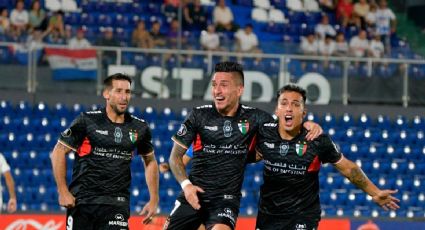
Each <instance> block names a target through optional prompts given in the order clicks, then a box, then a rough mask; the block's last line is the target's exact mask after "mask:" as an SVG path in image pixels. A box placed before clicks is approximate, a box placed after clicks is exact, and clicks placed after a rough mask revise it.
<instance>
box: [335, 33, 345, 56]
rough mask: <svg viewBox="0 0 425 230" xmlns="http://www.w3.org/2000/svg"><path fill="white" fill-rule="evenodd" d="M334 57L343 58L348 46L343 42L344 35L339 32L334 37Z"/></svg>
mask: <svg viewBox="0 0 425 230" xmlns="http://www.w3.org/2000/svg"><path fill="white" fill-rule="evenodd" d="M334 55H335V56H340V57H345V56H347V55H348V44H347V41H345V35H344V33H342V32H339V33H338V34H337V35H336V39H335V52H334Z"/></svg>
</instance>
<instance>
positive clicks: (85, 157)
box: [59, 109, 153, 204]
mask: <svg viewBox="0 0 425 230" xmlns="http://www.w3.org/2000/svg"><path fill="white" fill-rule="evenodd" d="M59 142H60V143H62V144H64V145H66V146H68V147H69V148H71V149H73V150H74V151H75V152H76V154H75V161H74V166H73V172H72V180H71V183H70V185H69V189H70V191H71V193H72V194H73V195H74V196H75V197H76V199H77V200H76V202H77V204H128V200H129V196H130V191H129V190H130V183H131V171H130V163H131V159H132V156H133V154H134V150H135V148H137V152H138V154H141V155H145V154H152V153H153V146H152V143H151V132H150V129H149V126H148V125H147V124H146V123H145V122H144V121H143V120H141V119H139V118H137V117H134V116H133V115H130V114H129V113H125V119H124V123H113V122H112V121H111V120H110V119H109V118H108V117H107V115H106V110H105V109H102V110H98V111H90V112H85V113H82V114H81V115H80V116H78V117H77V118H76V119H75V120H74V121H73V123H72V124H71V126H70V127H69V128H68V129H67V130H65V131H64V132H63V133H62V134H61V136H60V138H59Z"/></svg>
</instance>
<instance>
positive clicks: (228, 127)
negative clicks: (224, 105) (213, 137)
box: [223, 120, 233, 137]
mask: <svg viewBox="0 0 425 230" xmlns="http://www.w3.org/2000/svg"><path fill="white" fill-rule="evenodd" d="M232 130H233V128H232V122H231V121H228V120H226V121H224V125H223V132H224V137H231V136H232Z"/></svg>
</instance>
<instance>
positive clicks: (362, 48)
mask: <svg viewBox="0 0 425 230" xmlns="http://www.w3.org/2000/svg"><path fill="white" fill-rule="evenodd" d="M349 46H350V54H351V55H352V56H354V57H365V56H366V54H367V51H368V50H369V41H368V40H367V34H366V31H365V30H361V31H360V32H359V34H358V35H357V36H354V37H352V38H351V40H350V45H349Z"/></svg>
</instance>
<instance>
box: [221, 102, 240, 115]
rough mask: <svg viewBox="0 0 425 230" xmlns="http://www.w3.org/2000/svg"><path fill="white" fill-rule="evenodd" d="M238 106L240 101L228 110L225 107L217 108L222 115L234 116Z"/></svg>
mask: <svg viewBox="0 0 425 230" xmlns="http://www.w3.org/2000/svg"><path fill="white" fill-rule="evenodd" d="M238 108H239V103H237V104H236V105H235V106H233V107H232V108H230V109H228V110H225V109H223V110H217V111H218V113H219V114H221V115H222V116H226V117H233V116H235V115H236V113H237V112H238Z"/></svg>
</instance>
